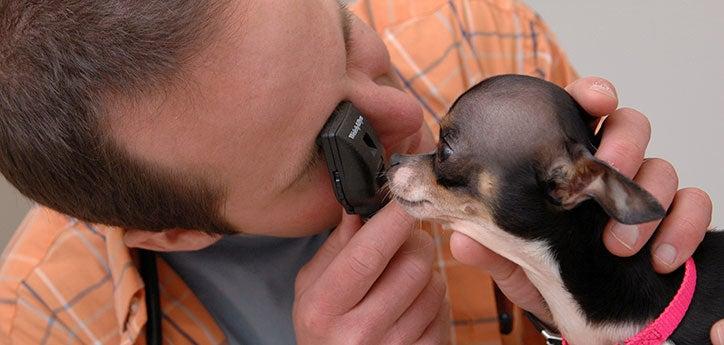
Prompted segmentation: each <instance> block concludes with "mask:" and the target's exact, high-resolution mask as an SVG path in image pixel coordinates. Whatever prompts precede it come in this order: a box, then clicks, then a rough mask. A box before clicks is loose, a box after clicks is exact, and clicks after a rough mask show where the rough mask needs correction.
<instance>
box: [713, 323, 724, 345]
mask: <svg viewBox="0 0 724 345" xmlns="http://www.w3.org/2000/svg"><path fill="white" fill-rule="evenodd" d="M711 333H712V335H711V341H712V342H713V343H714V344H713V345H724V321H719V322H717V323H716V324H714V329H713V330H712V331H711Z"/></svg>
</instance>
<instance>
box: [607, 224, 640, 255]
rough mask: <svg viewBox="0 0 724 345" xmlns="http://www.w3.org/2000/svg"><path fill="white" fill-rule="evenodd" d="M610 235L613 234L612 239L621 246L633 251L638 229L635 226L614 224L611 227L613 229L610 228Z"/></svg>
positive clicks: (637, 237)
mask: <svg viewBox="0 0 724 345" xmlns="http://www.w3.org/2000/svg"><path fill="white" fill-rule="evenodd" d="M611 233H612V234H613V238H615V239H616V240H617V241H619V242H621V244H623V245H624V247H626V248H628V249H633V247H634V246H635V245H636V241H637V240H638V239H639V227H638V226H636V225H626V224H621V223H616V224H614V225H613V228H611Z"/></svg>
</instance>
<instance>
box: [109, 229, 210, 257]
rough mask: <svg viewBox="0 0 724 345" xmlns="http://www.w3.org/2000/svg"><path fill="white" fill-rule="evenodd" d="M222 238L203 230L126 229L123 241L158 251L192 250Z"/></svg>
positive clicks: (129, 245)
mask: <svg viewBox="0 0 724 345" xmlns="http://www.w3.org/2000/svg"><path fill="white" fill-rule="evenodd" d="M219 239H221V235H218V234H209V233H205V232H201V231H194V230H184V229H173V230H165V231H160V232H154V231H142V230H126V233H125V234H124V235H123V242H124V243H125V244H126V246H128V247H131V248H143V249H148V250H153V251H157V252H175V251H191V250H199V249H203V248H206V247H208V246H210V245H212V244H214V243H216V241H218V240H219Z"/></svg>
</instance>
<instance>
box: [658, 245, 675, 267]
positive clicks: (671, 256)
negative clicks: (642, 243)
mask: <svg viewBox="0 0 724 345" xmlns="http://www.w3.org/2000/svg"><path fill="white" fill-rule="evenodd" d="M654 256H655V257H656V258H657V259H659V261H661V262H663V263H665V264H666V265H667V266H671V265H672V264H673V263H674V261H675V260H676V248H674V246H672V245H670V244H668V243H664V244H662V245H660V246H658V247H657V248H656V250H655V251H654Z"/></svg>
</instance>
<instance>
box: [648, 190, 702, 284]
mask: <svg viewBox="0 0 724 345" xmlns="http://www.w3.org/2000/svg"><path fill="white" fill-rule="evenodd" d="M711 214H712V203H711V199H710V198H709V195H708V194H707V193H705V192H704V191H702V190H700V189H698V188H684V189H682V190H679V191H678V192H677V193H676V196H675V197H674V201H673V203H672V205H671V208H670V209H669V214H668V215H667V216H666V218H664V219H663V221H662V222H661V225H659V229H658V234H657V236H656V238H655V239H654V242H653V243H652V245H651V250H652V253H653V257H654V259H653V264H654V268H655V269H656V271H657V272H659V273H669V272H671V271H673V270H675V269H676V268H678V267H679V266H681V265H682V264H683V263H684V261H686V259H688V258H689V257H691V255H692V254H693V253H694V250H696V248H697V246H699V243H701V241H702V240H703V239H704V235H705V234H706V232H707V231H708V226H709V223H710V222H711Z"/></svg>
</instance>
